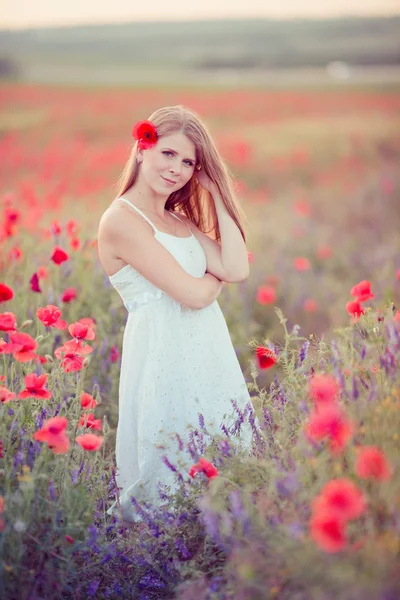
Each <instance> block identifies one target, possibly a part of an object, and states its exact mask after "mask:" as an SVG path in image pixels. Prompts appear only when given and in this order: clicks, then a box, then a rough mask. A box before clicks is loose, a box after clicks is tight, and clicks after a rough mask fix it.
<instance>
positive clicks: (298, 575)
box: [0, 83, 400, 600]
mask: <svg viewBox="0 0 400 600" xmlns="http://www.w3.org/2000/svg"><path fill="white" fill-rule="evenodd" d="M0 102H1V117H0V132H1V140H0V153H1V189H0V194H1V207H0V210H1V212H0V248H1V254H0V354H1V356H0V364H1V371H0V401H1V406H0V410H1V420H0V548H1V557H0V573H1V586H2V589H3V590H4V593H3V595H2V597H3V598H6V599H7V600H8V599H12V600H14V599H15V600H28V599H29V600H36V599H37V600H39V599H44V598H49V599H51V600H53V599H74V600H75V599H86V598H99V599H103V598H110V599H114V598H135V599H138V600H153V599H159V598H160V599H169V598H179V599H183V600H192V599H193V600H194V598H196V600H199V599H203V600H206V599H207V600H217V599H218V600H225V599H226V600H228V599H229V600H231V599H232V600H233V599H234V600H247V599H250V600H265V599H279V600H281V599H284V600H289V599H290V600H293V599H295V600H309V599H312V600H314V599H315V600H317V599H318V600H328V599H329V600H330V599H331V598H335V599H344V600H358V599H359V598H361V597H362V598H365V599H366V600H375V599H376V600H392V599H393V600H394V599H395V598H398V597H399V595H400V475H399V467H400V458H399V456H400V453H399V447H400V442H399V435H400V434H399V429H400V371H399V361H400V311H399V309H400V234H399V232H400V208H399V206H400V175H399V173H400V171H399V159H400V134H399V132H400V116H399V114H400V113H399V109H400V90H399V89H398V88H394V87H391V88H390V87H388V88H387V89H385V88H383V87H382V86H381V87H377V88H376V89H372V88H368V89H367V88H365V89H359V88H357V89H356V88H341V89H337V90H335V89H333V88H332V89H330V90H316V89H309V90H305V89H302V91H301V92H300V91H296V90H289V89H286V90H284V91H280V90H277V89H275V90H271V91H269V90H265V89H264V90H257V89H247V90H245V91H244V90H240V89H231V90H225V91H221V90H213V89H208V88H207V89H206V88H204V89H196V90H195V89H189V88H188V89H178V88H168V89H157V88H155V87H152V88H149V89H144V88H138V89H130V88H115V89H112V90H111V89H106V90H102V89H100V88H98V89H93V88H92V89H84V88H72V87H71V88H68V87H63V88H56V87H51V86H42V87H35V86H29V85H18V84H11V83H9V84H7V85H3V87H2V95H1V100H0ZM171 104H184V105H186V106H189V107H190V108H192V109H194V110H196V111H197V112H198V113H199V115H200V116H201V117H202V118H203V119H204V121H205V122H206V124H207V126H208V127H209V129H210V131H211V133H212V134H213V135H214V137H215V139H216V142H217V145H218V147H219V148H220V151H221V153H222V155H223V156H224V158H225V160H226V162H227V164H228V166H229V168H230V170H231V171H232V173H233V174H234V176H235V178H236V182H237V185H236V187H237V194H238V197H239V198H240V200H241V204H242V206H243V208H244V210H245V212H246V215H247V217H248V223H247V228H246V231H247V242H248V251H249V261H250V263H251V274H250V277H249V278H248V280H246V281H244V282H242V283H240V284H227V285H226V286H224V289H223V291H222V293H221V295H220V297H219V299H218V301H219V303H220V305H221V308H222V310H223V312H224V314H225V317H226V320H227V323H228V326H229V329H230V332H231V337H232V341H233V343H234V346H235V349H236V351H237V355H238V358H239V361H240V364H241V366H242V369H243V373H244V375H245V378H246V381H247V382H248V387H249V391H250V394H251V396H252V404H253V407H254V409H255V412H256V415H257V416H258V418H259V421H258V422H255V421H254V420H253V418H252V416H251V414H252V413H251V411H250V410H246V411H245V412H244V413H242V412H241V411H240V410H237V423H236V430H237V431H240V428H241V427H242V425H243V423H245V422H246V421H247V422H249V423H250V426H251V427H252V429H253V432H254V445H253V451H252V453H251V455H249V454H248V453H246V452H245V451H244V450H243V449H242V448H241V447H240V445H238V444H237V443H235V442H236V440H234V439H232V436H230V435H229V433H228V432H227V431H226V430H224V429H223V428H221V434H220V435H219V436H215V437H211V436H210V435H209V434H208V432H207V429H206V427H205V425H204V422H203V420H202V415H200V414H199V427H198V429H196V430H193V431H192V434H191V442H190V444H189V445H188V447H183V448H182V452H185V453H189V455H190V457H191V460H192V461H193V467H192V469H191V471H190V473H180V472H179V469H178V468H177V467H176V466H175V465H173V464H171V463H170V461H169V460H168V456H166V457H165V461H164V462H165V468H166V469H168V468H169V469H172V470H173V471H175V470H176V477H177V481H179V482H180V483H179V491H178V492H177V493H176V494H174V495H172V494H169V493H168V490H166V489H165V488H163V487H162V486H161V485H160V498H162V499H163V500H164V501H165V504H164V506H163V507H162V508H156V507H152V506H150V505H149V504H146V505H141V506H140V505H138V504H137V510H138V512H139V513H140V515H141V517H142V519H143V521H144V523H145V526H144V527H143V528H141V529H140V530H139V529H138V528H137V527H136V526H133V525H132V524H129V523H126V522H121V521H118V520H117V519H116V518H111V517H109V516H108V515H107V514H106V511H107V508H108V507H109V506H110V505H111V504H112V503H113V501H114V499H115V494H116V490H115V479H114V475H115V457H114V448H115V429H116V425H117V422H118V380H119V367H120V360H121V356H120V352H121V345H122V335H123V330H124V323H125V319H126V316H127V313H126V311H125V308H124V307H123V305H122V303H121V300H120V298H119V296H118V294H117V293H116V291H115V290H114V289H113V288H112V287H111V285H110V283H109V280H108V278H107V276H106V274H105V273H104V272H103V271H102V269H101V266H100V264H99V261H98V258H97V252H96V235H97V226H98V221H99V218H100V216H101V214H102V212H103V211H104V210H105V208H106V207H107V205H108V204H109V203H110V202H111V201H112V200H113V199H114V198H115V196H116V181H117V178H118V177H119V175H120V173H121V171H122V168H123V166H124V164H125V162H126V160H127V158H128V155H129V151H130V147H131V143H132V137H131V128H132V125H133V123H135V122H136V121H138V120H139V119H145V118H147V117H148V116H149V115H150V113H151V112H152V111H153V110H154V109H156V108H158V107H160V106H163V105H171ZM249 408H250V407H249ZM233 437H234V436H233ZM178 443H179V436H177V444H178Z"/></svg>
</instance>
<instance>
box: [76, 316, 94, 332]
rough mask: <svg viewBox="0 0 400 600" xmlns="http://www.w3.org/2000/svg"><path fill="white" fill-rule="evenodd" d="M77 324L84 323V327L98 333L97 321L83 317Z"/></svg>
mask: <svg viewBox="0 0 400 600" xmlns="http://www.w3.org/2000/svg"><path fill="white" fill-rule="evenodd" d="M77 323H82V325H87V326H88V327H90V329H93V331H96V321H95V319H92V317H82V318H81V319H79V321H77Z"/></svg>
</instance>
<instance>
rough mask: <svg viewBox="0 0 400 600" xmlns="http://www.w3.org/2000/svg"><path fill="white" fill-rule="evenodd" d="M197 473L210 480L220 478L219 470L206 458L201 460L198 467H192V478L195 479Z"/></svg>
mask: <svg viewBox="0 0 400 600" xmlns="http://www.w3.org/2000/svg"><path fill="white" fill-rule="evenodd" d="M196 473H204V474H205V475H206V476H207V477H208V479H213V478H214V477H217V476H218V469H217V468H216V467H214V465H213V464H212V463H210V462H208V460H206V459H205V458H200V460H199V462H198V464H197V465H192V466H191V467H190V470H189V475H190V477H194V476H195V475H196Z"/></svg>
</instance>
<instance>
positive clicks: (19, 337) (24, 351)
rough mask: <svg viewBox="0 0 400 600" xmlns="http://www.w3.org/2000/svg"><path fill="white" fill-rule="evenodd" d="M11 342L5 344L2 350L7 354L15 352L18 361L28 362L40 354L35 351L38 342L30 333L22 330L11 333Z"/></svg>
mask: <svg viewBox="0 0 400 600" xmlns="http://www.w3.org/2000/svg"><path fill="white" fill-rule="evenodd" d="M9 336H10V339H11V343H9V344H4V345H3V346H2V351H3V352H5V353H6V354H13V356H14V358H15V360H17V361H18V362H28V361H30V360H33V359H37V358H38V355H37V354H35V352H33V350H36V348H37V346H38V345H37V342H36V341H35V340H34V339H33V338H32V337H31V336H30V335H29V334H28V333H21V332H18V331H16V332H10V333H9Z"/></svg>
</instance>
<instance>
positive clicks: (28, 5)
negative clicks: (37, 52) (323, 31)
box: [0, 0, 400, 29]
mask: <svg viewBox="0 0 400 600" xmlns="http://www.w3.org/2000/svg"><path fill="white" fill-rule="evenodd" d="M394 14H400V2H399V0H362V1H361V2H360V0H323V1H322V2H321V1H320V2H317V1H316V0H280V1H279V2H273V1H272V0H270V1H268V0H141V1H140V0H66V1H60V0H0V28H2V29H26V28H31V27H51V26H59V25H78V24H95V23H121V22H127V21H189V20H206V19H222V18H237V19H240V18H258V17H261V18H272V19H284V18H293V17H303V18H308V17H310V18H321V17H322V18H324V17H326V18H327V17H332V16H343V15H347V16H350V15H371V16H372V15H394Z"/></svg>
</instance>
